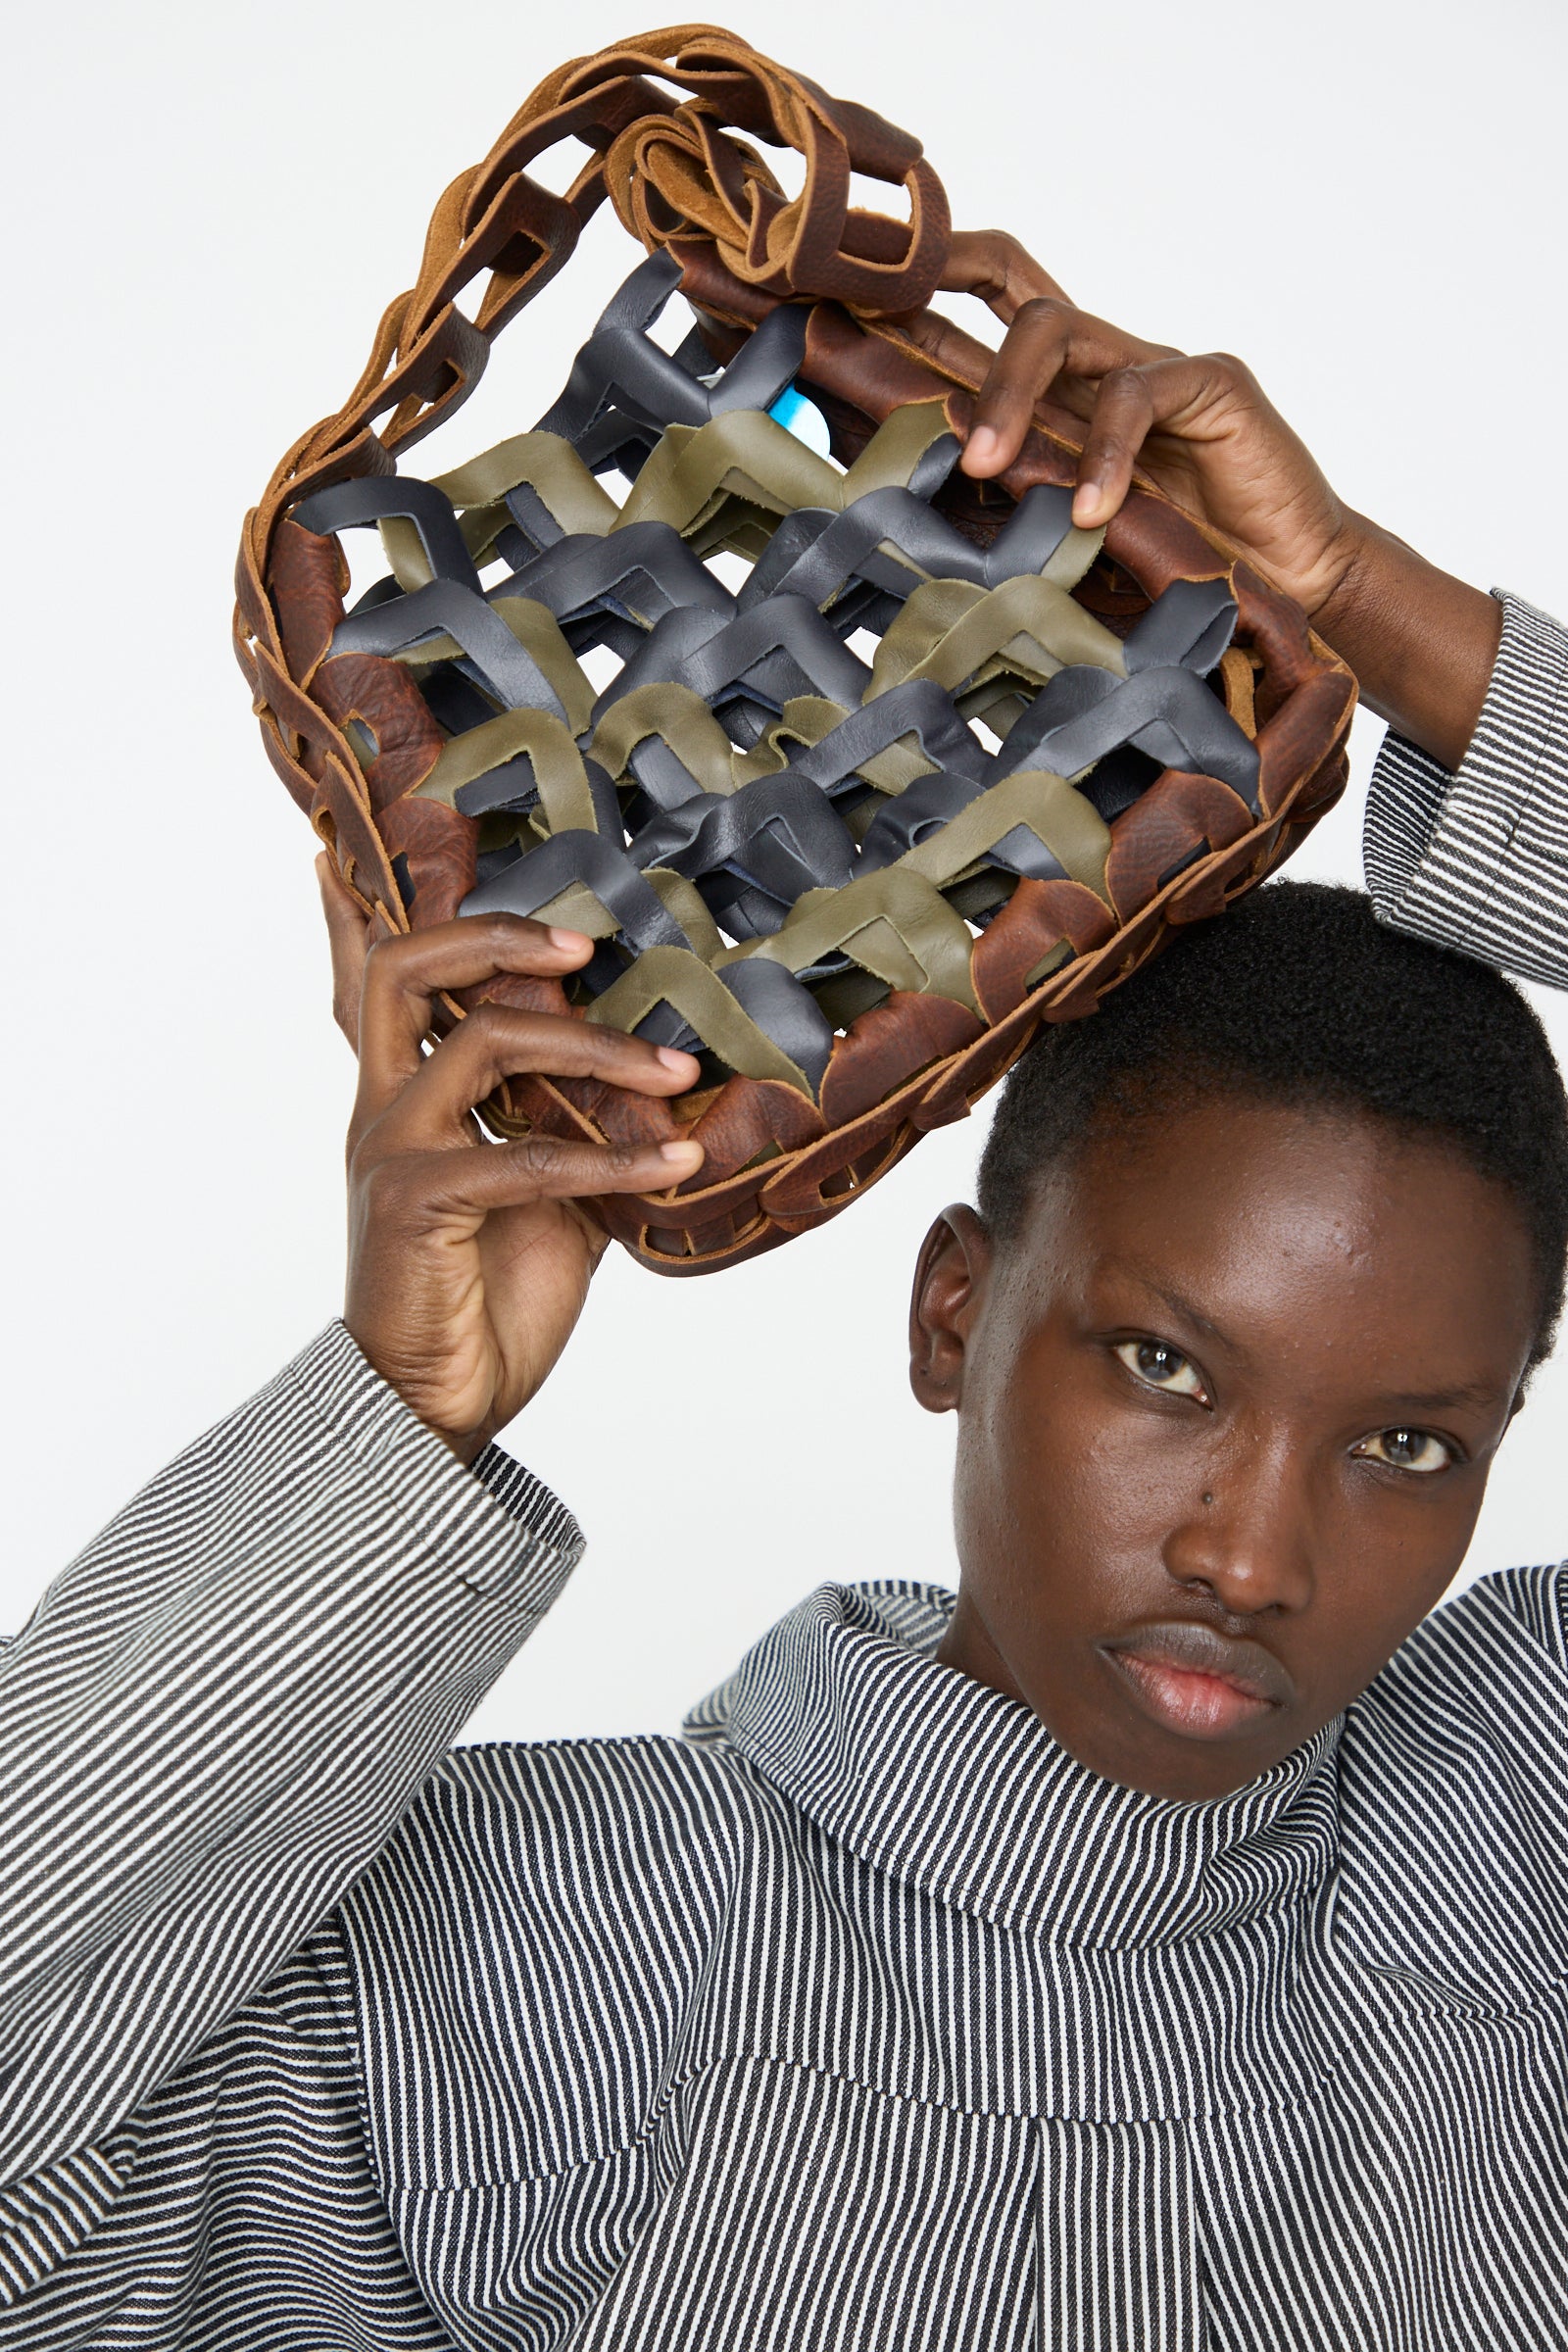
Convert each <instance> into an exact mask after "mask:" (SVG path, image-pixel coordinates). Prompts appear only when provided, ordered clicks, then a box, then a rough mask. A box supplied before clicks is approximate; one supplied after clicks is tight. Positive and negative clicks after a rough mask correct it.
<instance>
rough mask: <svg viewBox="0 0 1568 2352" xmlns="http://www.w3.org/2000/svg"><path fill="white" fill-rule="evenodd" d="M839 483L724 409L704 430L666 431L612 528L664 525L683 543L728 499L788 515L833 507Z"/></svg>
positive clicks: (737, 412)
mask: <svg viewBox="0 0 1568 2352" xmlns="http://www.w3.org/2000/svg"><path fill="white" fill-rule="evenodd" d="M843 481H844V476H843V475H842V474H841V473H840V472H839V471H838V470H837V469H836V467H834V466H830V465H829V464H828V462H827V460H826V458H819V457H818V456H817V455H816V452H815V451H814V450H811V449H808V448H807V446H806V444H805V442H804V441H797V439H796V438H795V435H794V434H793V433H789V432H786V431H785V429H784V427H783V425H781V424H780V423H779V422H778V420H777V418H776V417H766V416H763V415H762V414H761V412H760V410H757V409H731V410H728V411H727V412H726V413H725V414H724V415H722V416H719V417H713V418H712V419H711V421H710V422H709V423H707V424H697V425H690V424H671V425H667V426H666V427H665V429H664V432H663V433H662V436H661V438H660V441H659V444H658V447H657V448H656V449H655V450H654V451H653V452H652V454H651V455H650V457H649V458H648V460H647V463H646V464H645V465H644V466H643V468H642V470H641V472H640V473H639V474H638V476H637V479H636V480H635V482H633V484H632V486H631V489H630V491H629V492H628V493H627V497H626V503H625V505H624V506H623V507H622V508H621V510H620V514H619V515H618V517H617V519H616V521H615V524H614V525H613V527H614V528H615V529H616V530H624V529H626V528H627V527H628V525H630V524H631V523H634V522H667V523H669V524H671V525H672V526H673V528H674V529H676V530H677V531H679V532H680V533H681V535H682V537H683V538H684V537H689V536H690V535H691V534H692V533H693V532H695V531H697V530H699V529H700V528H701V527H702V525H703V524H704V523H706V522H708V521H709V520H711V518H712V517H713V516H714V515H716V514H717V513H718V512H719V510H720V509H721V507H722V505H723V503H724V501H725V500H726V499H728V498H740V499H744V500H745V501H746V502H747V503H748V505H750V506H754V507H764V508H766V509H767V510H768V511H769V512H770V513H772V514H774V515H788V514H790V513H791V512H792V511H793V510H794V509H795V508H796V507H835V508H836V507H837V505H838V503H839V493H840V490H841V488H842V486H843Z"/></svg>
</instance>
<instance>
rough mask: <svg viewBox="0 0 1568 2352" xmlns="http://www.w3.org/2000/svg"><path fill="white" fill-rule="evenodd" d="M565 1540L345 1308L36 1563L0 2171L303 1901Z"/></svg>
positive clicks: (6, 1828) (416, 1752) (395, 1798)
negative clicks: (423, 1412)
mask: <svg viewBox="0 0 1568 2352" xmlns="http://www.w3.org/2000/svg"><path fill="white" fill-rule="evenodd" d="M577 1548H578V1539H577V1537H576V1533H575V1530H574V1529H573V1528H572V1526H571V1523H570V1521H569V1520H568V1519H567V1518H566V1516H565V1514H564V1512H562V1511H561V1510H560V1507H559V1505H555V1504H553V1503H552V1501H551V1500H550V1498H549V1497H547V1496H542V1491H540V1490H534V1491H533V1495H532V1497H531V1501H530V1503H528V1504H524V1505H519V1503H518V1502H517V1501H515V1500H514V1501H511V1502H509V1503H508V1505H507V1506H506V1507H503V1505H502V1504H501V1503H500V1502H498V1501H497V1500H496V1499H495V1497H494V1496H493V1495H491V1494H487V1493H486V1492H485V1490H484V1489H483V1488H482V1487H481V1486H480V1485H479V1483H478V1482H477V1481H476V1480H475V1479H474V1478H473V1477H471V1476H470V1474H469V1473H468V1472H466V1471H465V1470H464V1469H462V1468H461V1467H460V1466H459V1465H458V1464H457V1463H456V1462H455V1461H454V1460H453V1459H452V1457H451V1455H450V1454H449V1453H448V1452H447V1451H446V1450H445V1448H443V1447H442V1446H441V1445H440V1443H439V1441H438V1440H437V1439H435V1438H434V1437H433V1436H432V1435H431V1433H430V1432H429V1431H428V1430H425V1429H423V1428H422V1427H421V1426H420V1425H419V1424H418V1423H417V1421H416V1420H415V1419H414V1417H413V1415H412V1414H410V1413H409V1412H408V1411H407V1409H406V1408H405V1407H404V1406H403V1405H402V1403H401V1402H400V1401H399V1400H398V1398H397V1397H395V1396H394V1395H393V1394H392V1392H391V1391H390V1390H389V1389H387V1388H386V1386H385V1385H384V1383H382V1382H381V1381H379V1380H378V1379H377V1378H376V1377H375V1375H374V1374H373V1373H372V1372H371V1370H370V1368H369V1366H368V1364H367V1363H366V1362H365V1360H364V1358H363V1357H362V1356H361V1355H360V1354H359V1351H358V1350H357V1349H356V1348H354V1346H353V1343H352V1342H351V1341H350V1340H349V1339H348V1336H347V1334H346V1333H344V1332H342V1331H341V1330H338V1331H336V1332H334V1333H330V1334H327V1335H323V1338H322V1339H321V1340H320V1341H318V1342H317V1343H316V1344H315V1346H314V1347H313V1348H308V1349H307V1350H305V1352H304V1354H303V1355H302V1356H301V1357H300V1358H298V1359H296V1362H295V1363H294V1364H293V1365H291V1366H290V1367H289V1368H288V1369H287V1371H285V1373H283V1374H282V1375H280V1376H279V1378H278V1380H277V1381H275V1382H273V1383H272V1384H271V1385H270V1388H269V1389H268V1390H266V1391H264V1392H263V1394H262V1396H261V1397H258V1398H256V1399H254V1400H253V1401H252V1403H251V1404H250V1405H249V1406H247V1407H244V1408H242V1410H241V1411H240V1412H238V1413H236V1414H234V1415H232V1416H231V1417H230V1419H229V1420H228V1421H226V1422H224V1423H221V1424H220V1426H219V1427H218V1429H216V1430H215V1431H213V1432H212V1433H210V1435H209V1436H208V1437H207V1438H206V1439H204V1440H202V1441H200V1442H199V1443H198V1445H196V1446H192V1447H191V1448H190V1449H189V1450H188V1451H187V1453H186V1454H185V1455H183V1456H182V1457H181V1458H180V1460H179V1461H178V1462H176V1463H175V1464H174V1465H172V1468H171V1469H170V1470H169V1471H167V1472H165V1473H164V1474H163V1476H162V1477H161V1478H160V1479H158V1480H155V1481H154V1482H153V1484H152V1485H151V1486H150V1487H149V1488H148V1489H147V1491H146V1493H145V1494H144V1495H141V1496H139V1497H138V1498H137V1501H136V1502H135V1503H133V1504H132V1505H131V1506H130V1507H129V1508H128V1509H127V1510H126V1511H125V1512H123V1513H122V1515H121V1517H120V1519H119V1520H118V1521H116V1522H115V1524H114V1525H113V1526H112V1527H111V1528H110V1529H108V1530H107V1531H106V1532H105V1534H104V1536H103V1537H101V1538H100V1539H99V1541H98V1543H97V1544H94V1545H93V1546H91V1547H90V1549H89V1550H88V1552H87V1553H85V1554H84V1555H83V1557H82V1559H81V1560H79V1561H78V1562H76V1564H75V1565H74V1566H73V1568H71V1569H69V1570H68V1571H67V1572H66V1573H65V1575H64V1576H62V1577H61V1578H60V1579H59V1580H58V1581H57V1583H56V1584H55V1585H54V1586H53V1587H52V1588H51V1590H50V1592H49V1593H48V1594H47V1595H46V1596H45V1598H44V1601H43V1602H42V1603H41V1604H40V1607H39V1609H38V1610H37V1612H36V1613H35V1615H34V1617H33V1619H32V1621H31V1623H30V1624H29V1625H28V1627H27V1628H26V1630H25V1634H24V1635H23V1637H22V1639H21V1640H20V1641H19V1642H17V1643H16V1644H15V1645H14V1646H13V1647H12V1648H11V1649H10V1650H9V1651H7V1653H6V1654H5V1657H4V1660H3V1661H0V2179H6V2178H15V2177H16V2176H17V2175H18V2174H20V2173H25V2172H30V2171H32V2170H34V2169H35V2168H36V2167H38V2166H39V2165H41V2164H44V2163H46V2162H48V2161H50V2160H51V2159H52V2158H53V2157H55V2156H57V2155H59V2154H61V2153H64V2152H66V2151H69V2150H70V2149H72V2148H74V2147H78V2146H80V2145H82V2144H84V2143H85V2142H86V2141H87V2140H89V2139H90V2138H92V2137H93V2136H94V2135H96V2134H99V2133H101V2132H102V2131H105V2130H107V2129H109V2128H111V2127H112V2125H113V2124H114V2122H115V2121H116V2120H117V2119H118V2118H119V2117H121V2116H123V2115H124V2114H126V2113H127V2112H129V2111H130V2109H131V2108H132V2107H133V2106H135V2105H136V2104H137V2102H138V2101H139V2100H140V2099H141V2098H142V2097H143V2096H144V2095H145V2094H146V2092H147V2091H148V2089H149V2088H150V2087H151V2086H152V2085H153V2084H154V2083H155V2082H158V2081H160V2080H161V2079H163V2078H164V2077H165V2076H166V2075H167V2074H168V2073H169V2072H170V2071H171V2069H172V2067H173V2066H175V2065H177V2064H178V2063H179V2062H180V2060H181V2059H182V2058H183V2056H184V2055H185V2054H186V2052H188V2051H189V2050H190V2049H191V2048H192V2047H194V2046H195V2044H196V2043H197V2041H198V2040H199V2039H200V2038H201V2037H202V2036H203V2035H204V2034H206V2033H207V2032H209V2031H210V2030H211V2029H212V2027H213V2026H214V2025H215V2024H216V2023H217V2022H218V2021H219V2020H220V2019H221V2018H222V2017H224V2016H225V2015H228V2014H231V2013H232V2011H233V2010H234V2009H235V2008H236V2007H237V2006H238V2004H239V2003H240V2002H241V2001H243V2000H244V1999H245V1998H246V1997H247V1996H248V1995H249V1994H250V1993H251V1992H252V1991H253V1990H254V1989H255V1987H256V1986H257V1985H259V1984H260V1983H262V1982H263V1981H264V1980H265V1978H266V1977H267V1976H268V1975H269V1973H270V1970H271V1969H272V1968H273V1967H275V1966H276V1964H277V1963H278V1961H279V1960H280V1959H281V1958H282V1957H283V1956H284V1955H285V1954H286V1953H287V1952H288V1951H290V1950H292V1949H293V1948H294V1946H295V1945H296V1944H297V1943H298V1942H299V1941H300V1940H301V1939H302V1938H303V1936H305V1935H307V1934H308V1933H309V1932H310V1930H311V1929H312V1928H313V1927H315V1926H316V1924H317V1923H318V1921H319V1919H320V1918H321V1917H323V1916H324V1914H325V1913H326V1912H327V1911H328V1910H329V1909H330V1908H331V1906H332V1905H333V1904H334V1903H335V1902H336V1901H337V1900H338V1899H339V1898H340V1896H341V1895H342V1893H343V1892H344V1890H345V1889H346V1887H347V1886H348V1885H350V1884H351V1883H352V1881H353V1879H354V1878H355V1877H356V1876H357V1875H358V1873H359V1872H360V1871H361V1870H363V1869H364V1868H365V1866H366V1865H367V1863H368V1861H369V1860H370V1859H371V1857H372V1856H373V1855H374V1853H375V1852H376V1851H377V1849H378V1848H379V1846H380V1845H381V1844H382V1843H383V1842H384V1841H385V1838H387V1836H388V1835H389V1834H390V1833H391V1831H392V1830H393V1828H394V1827H395V1826H396V1823H397V1821H398V1819H399V1818H400V1817H401V1814H402V1812H403V1810H404V1809H405V1807H406V1806H407V1804H408V1803H409V1801H410V1799H411V1798H412V1796H413V1795H414V1793H415V1791H416V1790H417V1788H418V1786H419V1785H420V1783H421V1782H422V1781H423V1779H424V1778H425V1776H426V1775H427V1774H428V1772H429V1771H430V1770H431V1769H432V1768H433V1766H434V1765H435V1764H436V1763H437V1762H438V1761H439V1759H440V1757H441V1755H442V1754H443V1753H444V1752H445V1750H446V1747H447V1746H448V1744H449V1743H450V1740H451V1739H452V1737H453V1736H454V1734H455V1732H456V1731H457V1730H458V1728H459V1727H460V1725H461V1724H462V1722H463V1720H464V1718H465V1716H466V1714H467V1713H468V1712H469V1711H470V1710H471V1708H472V1706H473V1705H474V1703H475V1702H476V1700H477V1699H478V1697H479V1696H480V1695H481V1693H482V1692H483V1691H484V1690H485V1689H486V1688H487V1687H488V1685H489V1684H490V1682H492V1681H493V1680H494V1677H495V1676H496V1674H498V1673H499V1672H500V1670H501V1668H502V1667H503V1666H504V1665H505V1664H506V1662H507V1660H508V1659H509V1658H510V1657H511V1656H512V1655H513V1653H514V1652H515V1649H516V1647H517V1645H518V1643H519V1642H521V1641H522V1640H523V1639H524V1638H525V1637H526V1635H527V1633H528V1632H529V1631H530V1630H531V1629H532V1627H533V1625H534V1624H536V1623H537V1621H538V1619H539V1617H540V1615H541V1614H542V1613H543V1611H544V1609H545V1608H546V1607H547V1606H548V1605H549V1602H550V1600H551V1598H553V1596H554V1594H555V1593H556V1591H557V1590H558V1589H559V1587H560V1584H561V1582H562V1580H563V1578H564V1575H565V1574H566V1573H567V1571H568V1570H569V1568H570V1566H571V1565H572V1562H573V1560H574V1558H575V1556H576V1551H577Z"/></svg>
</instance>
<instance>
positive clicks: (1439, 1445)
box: [1350, 1429, 1454, 1477]
mask: <svg viewBox="0 0 1568 2352" xmlns="http://www.w3.org/2000/svg"><path fill="white" fill-rule="evenodd" d="M1350 1450H1351V1452H1352V1453H1358V1454H1359V1455H1360V1456H1361V1458H1362V1459H1363V1461H1368V1462H1387V1463H1388V1465H1389V1467H1390V1468H1391V1469H1392V1470H1414V1471H1417V1472H1418V1473H1419V1474H1420V1475H1421V1476H1422V1477H1426V1476H1428V1475H1429V1474H1430V1473H1431V1472H1432V1471H1434V1470H1446V1469H1447V1467H1448V1465H1449V1463H1450V1462H1451V1461H1452V1460H1453V1458H1454V1453H1453V1447H1452V1446H1450V1445H1449V1444H1448V1442H1447V1440H1446V1438H1435V1437H1434V1436H1433V1434H1432V1432H1431V1430H1430V1429H1380V1430H1378V1431H1377V1432H1376V1433H1375V1435H1374V1436H1372V1437H1370V1438H1363V1439H1362V1440H1361V1443H1360V1445H1359V1446H1352V1447H1351V1448H1350Z"/></svg>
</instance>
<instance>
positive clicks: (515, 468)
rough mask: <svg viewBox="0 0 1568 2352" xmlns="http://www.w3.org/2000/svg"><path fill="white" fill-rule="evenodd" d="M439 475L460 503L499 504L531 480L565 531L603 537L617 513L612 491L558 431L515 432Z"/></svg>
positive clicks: (439, 480) (438, 485)
mask: <svg viewBox="0 0 1568 2352" xmlns="http://www.w3.org/2000/svg"><path fill="white" fill-rule="evenodd" d="M434 479H435V486H436V488H437V489H438V490H444V491H445V492H446V495H447V496H448V498H450V499H451V501H452V504H453V505H454V506H455V507H490V506H498V505H499V504H500V502H501V501H502V500H503V499H504V498H505V497H506V495H507V492H508V491H509V490H515V489H516V488H517V486H518V484H519V483H520V482H526V483H527V484H528V487H529V488H530V489H531V490H536V491H537V492H538V494H539V496H540V498H541V499H542V500H543V501H544V503H545V505H546V506H547V507H548V508H549V509H550V512H551V514H552V515H554V516H555V518H556V520H557V521H558V522H559V523H560V525H561V527H562V529H563V530H564V531H589V532H592V534H593V535H594V537H595V538H599V539H602V538H603V537H604V535H605V533H606V532H607V531H608V530H609V529H610V528H611V526H612V525H613V522H614V520H615V515H616V512H617V510H616V506H615V502H614V500H613V498H612V497H611V495H610V492H609V491H608V490H605V489H602V488H601V487H600V485H599V483H598V482H597V481H596V480H595V478H594V476H593V475H592V474H591V473H590V472H589V470H588V468H587V466H585V465H584V464H583V462H582V460H581V458H579V457H578V455H577V452H576V451H575V450H574V449H573V448H572V446H571V443H570V442H569V441H564V440H563V439H562V437H561V435H560V434H559V433H514V435H513V436H512V439H511V440H510V441H498V442H497V443H496V445H495V447H494V449H487V450H485V451H484V452H483V453H482V454H481V455H480V456H479V457H477V458H470V459H469V460H468V463H467V464H466V466H454V468H453V470H452V471H451V472H450V473H438V474H437V475H436V476H435V477H434Z"/></svg>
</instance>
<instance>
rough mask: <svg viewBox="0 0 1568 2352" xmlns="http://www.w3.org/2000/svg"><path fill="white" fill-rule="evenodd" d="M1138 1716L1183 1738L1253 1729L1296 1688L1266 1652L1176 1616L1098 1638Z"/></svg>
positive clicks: (1214, 1737) (1258, 1644)
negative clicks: (1110, 1638)
mask: <svg viewBox="0 0 1568 2352" xmlns="http://www.w3.org/2000/svg"><path fill="white" fill-rule="evenodd" d="M1101 1647H1102V1649H1103V1653H1104V1655H1105V1656H1106V1657H1108V1658H1109V1660H1110V1662H1111V1664H1112V1665H1113V1666H1114V1667H1115V1669H1116V1670H1117V1672H1118V1674H1119V1675H1120V1676H1121V1679H1122V1681H1123V1683H1124V1684H1125V1686H1126V1688H1127V1691H1128V1692H1129V1694H1130V1695H1131V1697H1132V1698H1133V1700H1134V1702H1135V1703H1136V1704H1137V1705H1138V1706H1139V1707H1140V1708H1141V1709H1142V1711H1143V1713H1144V1714H1146V1715H1148V1716H1151V1717H1152V1719H1153V1721H1154V1722H1155V1723H1157V1724H1160V1725H1162V1726H1163V1727H1164V1729H1165V1730H1166V1731H1171V1732H1180V1733H1181V1734H1182V1735H1183V1736H1184V1737H1185V1738H1187V1739H1189V1740H1230V1739H1234V1738H1235V1737H1236V1736H1237V1735H1238V1734H1239V1733H1244V1732H1249V1731H1254V1730H1255V1729H1256V1728H1257V1726H1258V1725H1259V1724H1260V1723H1262V1722H1263V1721H1264V1720H1265V1719H1266V1718H1267V1717H1268V1716H1269V1715H1271V1714H1272V1713H1273V1711H1274V1709H1275V1708H1276V1707H1283V1706H1288V1705H1289V1704H1290V1702H1291V1700H1292V1699H1293V1698H1294V1697H1295V1696H1296V1687H1295V1685H1294V1684H1293V1683H1292V1681H1291V1678H1290V1676H1289V1675H1288V1674H1287V1673H1286V1671H1285V1669H1284V1667H1283V1666H1282V1665H1281V1664H1280V1662H1279V1660H1278V1658H1277V1657H1275V1655H1274V1653H1273V1651H1272V1650H1268V1649H1265V1648H1264V1647H1263V1645H1262V1643H1261V1642H1236V1641H1231V1640H1228V1639H1227V1637H1226V1636H1225V1635H1223V1634H1216V1633H1215V1632H1214V1631H1213V1630H1212V1628H1211V1627H1209V1626H1206V1625H1194V1624H1192V1623H1189V1622H1186V1621H1184V1620H1181V1619H1176V1620H1173V1621H1172V1622H1171V1623H1169V1624H1166V1625H1142V1626H1139V1627H1138V1629H1137V1631H1136V1632H1134V1633H1130V1634H1124V1635H1121V1636H1119V1637H1118V1638H1117V1639H1116V1640H1115V1641H1112V1642H1102V1644H1101Z"/></svg>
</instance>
